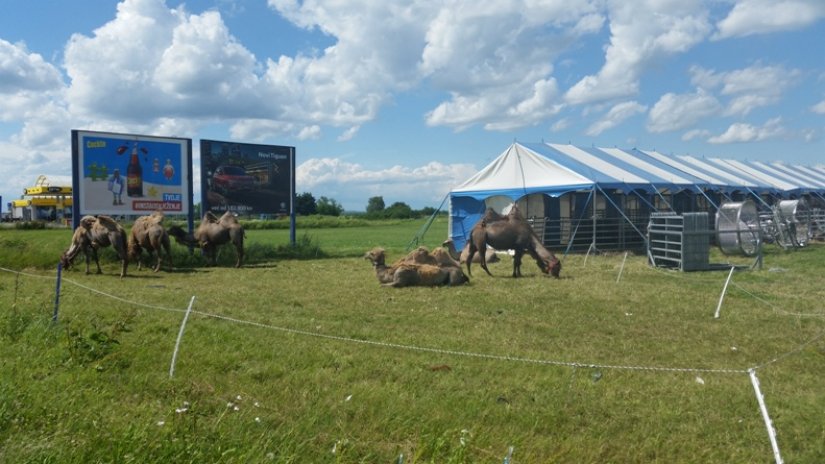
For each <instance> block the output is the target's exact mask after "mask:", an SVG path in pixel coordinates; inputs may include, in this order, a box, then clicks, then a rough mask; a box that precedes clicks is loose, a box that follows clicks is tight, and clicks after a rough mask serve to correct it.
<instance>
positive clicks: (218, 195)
mask: <svg viewBox="0 0 825 464" xmlns="http://www.w3.org/2000/svg"><path fill="white" fill-rule="evenodd" d="M200 146H201V192H202V195H203V198H202V201H203V210H204V211H208V210H212V211H213V212H217V213H223V212H226V211H230V212H233V213H236V214H239V215H245V216H253V215H270V216H287V215H290V214H291V212H292V208H293V205H292V199H293V198H294V196H295V147H287V146H279V145H257V144H250V143H237V142H221V141H217V140H201V141H200Z"/></svg>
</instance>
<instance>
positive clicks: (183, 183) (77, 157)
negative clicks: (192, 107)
mask: <svg viewBox="0 0 825 464" xmlns="http://www.w3.org/2000/svg"><path fill="white" fill-rule="evenodd" d="M191 166H192V140H191V139H184V138H173V137H155V136H148V135H135V134H115V133H107V132H93V131H80V130H73V131H72V178H73V184H74V185H73V187H74V205H75V215H76V216H80V215H87V214H92V215H94V214H106V215H110V216H120V215H126V214H132V215H142V214H146V213H148V212H152V211H158V210H161V211H164V212H167V213H173V214H175V213H177V214H189V213H190V210H191V201H192V200H191V199H192V174H191ZM75 219H76V220H77V218H75Z"/></svg>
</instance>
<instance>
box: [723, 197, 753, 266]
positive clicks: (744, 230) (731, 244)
mask: <svg viewBox="0 0 825 464" xmlns="http://www.w3.org/2000/svg"><path fill="white" fill-rule="evenodd" d="M716 241H717V242H718V243H719V248H720V249H721V250H722V252H723V253H725V254H729V255H745V256H755V255H757V254H758V253H759V251H760V248H761V246H762V229H761V227H760V224H759V214H758V212H757V210H756V205H755V204H754V203H753V202H752V201H750V200H746V201H741V202H730V203H724V204H722V205H721V206H720V207H719V209H718V210H717V211H716Z"/></svg>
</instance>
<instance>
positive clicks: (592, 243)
mask: <svg viewBox="0 0 825 464" xmlns="http://www.w3.org/2000/svg"><path fill="white" fill-rule="evenodd" d="M597 200H598V197H597V196H596V184H593V240H592V241H591V242H590V248H592V249H593V252H594V253H595V252H596V203H598V201H597Z"/></svg>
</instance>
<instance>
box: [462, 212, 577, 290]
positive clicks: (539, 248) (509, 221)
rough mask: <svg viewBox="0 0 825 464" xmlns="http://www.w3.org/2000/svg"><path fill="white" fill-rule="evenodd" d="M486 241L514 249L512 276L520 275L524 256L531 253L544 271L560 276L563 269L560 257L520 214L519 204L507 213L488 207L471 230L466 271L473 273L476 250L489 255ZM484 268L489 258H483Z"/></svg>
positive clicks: (500, 246)
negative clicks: (471, 264) (546, 245)
mask: <svg viewBox="0 0 825 464" xmlns="http://www.w3.org/2000/svg"><path fill="white" fill-rule="evenodd" d="M487 245H490V246H491V247H493V248H495V249H497V250H513V251H514V252H515V255H514V256H513V277H521V258H522V256H524V253H525V252H526V253H528V254H529V255H530V256H532V257H533V259H535V260H536V264H538V266H539V269H541V272H543V273H545V274H548V273H549V274H550V275H552V276H553V277H556V278H558V277H559V273H560V272H561V261H559V260H558V259H556V256H555V255H554V254H553V253H552V252H551V251H550V250H548V249H547V248H545V247H544V245H542V243H541V239H539V237H538V236H537V235H536V233H535V232H534V231H533V227H531V226H530V224H529V223H528V222H527V221H526V220H525V219H524V218H523V217H522V216H521V213H520V212H519V210H518V208H517V207H516V206H515V205H513V209H511V210H510V213H509V214H507V216H502V215H500V214H498V213H496V212H495V211H493V210H492V209H489V208H488V209H487V211H486V212H485V213H484V217H483V218H482V219H481V220H480V221H478V223H476V225H474V226H473V229H472V231H471V232H470V255H469V256H468V257H467V273H468V274H470V263H471V262H472V259H473V256H474V255H475V254H476V252H480V253H481V254H482V255H483V256H486V253H487ZM481 268H482V269H484V270H485V271H486V272H487V274H489V275H492V274H490V270H489V269H487V262H486V261H485V259H484V257H482V259H481Z"/></svg>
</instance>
